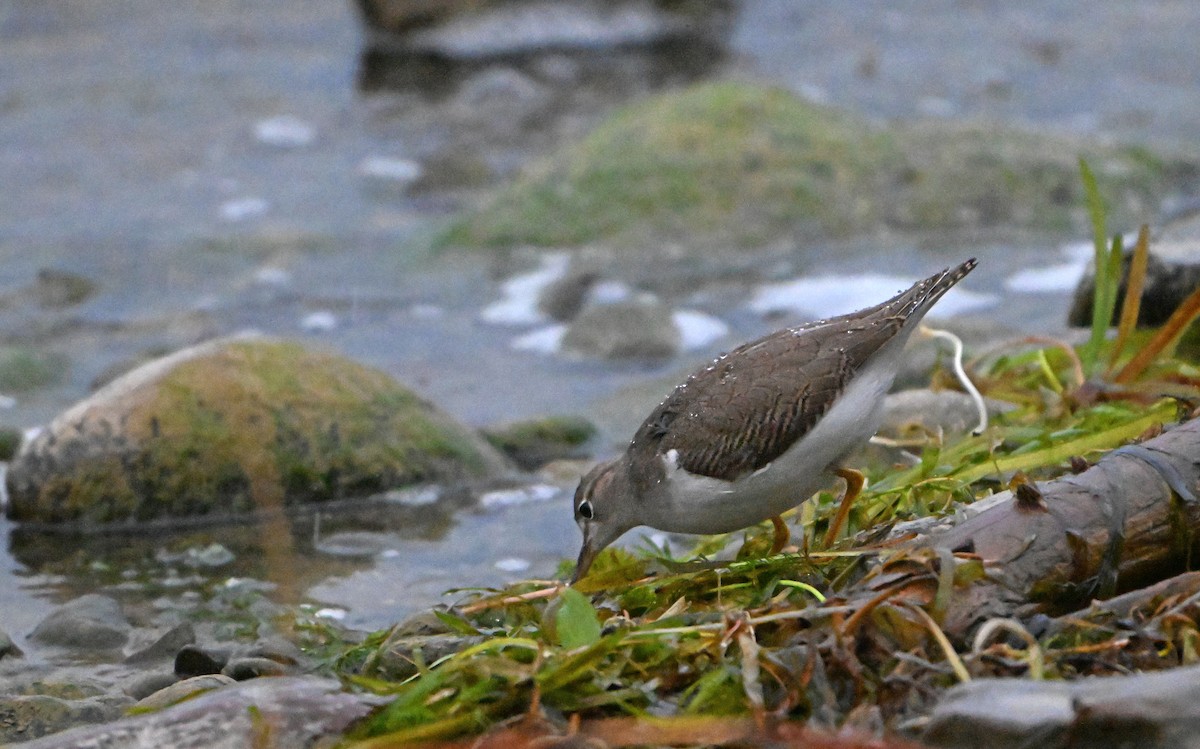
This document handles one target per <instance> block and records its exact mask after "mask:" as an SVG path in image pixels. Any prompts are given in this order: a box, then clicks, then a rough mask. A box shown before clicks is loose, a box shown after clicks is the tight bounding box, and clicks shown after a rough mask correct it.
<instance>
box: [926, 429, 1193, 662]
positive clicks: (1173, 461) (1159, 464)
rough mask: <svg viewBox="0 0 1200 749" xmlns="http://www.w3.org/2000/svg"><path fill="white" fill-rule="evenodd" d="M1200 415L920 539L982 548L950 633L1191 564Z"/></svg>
mask: <svg viewBox="0 0 1200 749" xmlns="http://www.w3.org/2000/svg"><path fill="white" fill-rule="evenodd" d="M1198 494H1200V419H1193V420H1191V421H1188V422H1185V423H1183V424H1180V425H1178V426H1176V427H1174V428H1172V429H1170V431H1167V432H1165V433H1163V434H1161V435H1159V436H1157V437H1154V438H1152V439H1149V440H1146V441H1145V442H1142V443H1140V444H1136V445H1127V446H1125V447H1122V448H1119V449H1117V450H1114V451H1112V452H1110V453H1109V454H1107V455H1106V456H1104V457H1103V458H1102V459H1101V460H1100V461H1099V462H1098V463H1096V464H1095V465H1094V466H1091V467H1090V468H1088V469H1087V470H1085V471H1084V472H1082V473H1079V474H1077V475H1069V476H1064V477H1062V478H1059V479H1055V480H1052V481H1045V482H1041V483H1038V484H1029V485H1026V486H1022V487H1018V488H1017V489H1016V490H1014V491H1009V492H1005V493H1004V494H1001V495H997V498H996V499H995V500H993V501H992V502H991V503H990V504H992V506H991V507H990V508H989V509H987V510H985V511H983V512H981V513H979V514H977V515H974V516H972V517H968V518H967V519H966V520H965V521H963V522H961V523H959V524H958V525H956V526H954V527H952V528H950V529H948V530H944V531H937V532H934V533H932V534H931V535H930V536H929V537H928V538H925V539H921V540H919V541H918V542H917V543H918V544H919V545H921V546H932V547H934V548H937V549H943V550H950V551H952V552H955V553H959V554H962V553H967V554H973V555H975V556H977V557H979V558H980V559H981V560H982V561H983V564H984V567H985V570H986V572H987V575H986V578H985V579H984V580H980V581H977V582H976V583H974V584H972V585H970V586H966V587H963V588H960V589H959V590H956V591H955V595H954V596H953V598H952V600H951V601H950V602H949V605H948V606H947V608H946V613H945V617H944V619H943V621H942V626H943V627H944V629H945V631H946V633H947V634H948V635H950V636H951V637H955V638H958V639H960V640H963V639H965V638H966V637H967V635H968V634H969V633H970V632H971V631H972V630H973V629H974V628H975V627H976V626H977V625H978V624H980V623H981V622H983V621H985V620H987V619H991V618H995V617H1011V616H1028V615H1031V614H1033V613H1039V612H1040V613H1050V614H1058V613H1063V612H1066V611H1070V610H1072V609H1075V608H1079V607H1080V606H1083V605H1086V604H1087V603H1088V602H1089V601H1090V600H1091V599H1093V598H1097V597H1101V598H1102V597H1108V596H1111V595H1113V594H1114V593H1116V592H1119V591H1121V590H1130V589H1134V588H1137V587H1139V586H1142V585H1145V584H1148V583H1150V582H1153V581H1155V580H1159V579H1162V578H1164V577H1167V576H1169V575H1171V574H1174V573H1176V572H1178V571H1180V570H1182V569H1184V568H1185V566H1186V565H1187V562H1188V560H1189V559H1191V558H1192V554H1193V552H1194V551H1196V536H1197V533H1196V531H1197V529H1200V501H1198V500H1197V495H1198Z"/></svg>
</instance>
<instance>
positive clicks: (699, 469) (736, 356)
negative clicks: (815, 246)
mask: <svg viewBox="0 0 1200 749" xmlns="http://www.w3.org/2000/svg"><path fill="white" fill-rule="evenodd" d="M974 267H975V261H974V260H969V261H967V262H965V263H963V264H962V265H960V266H958V267H957V268H954V269H950V270H946V271H943V272H942V273H939V274H937V275H934V276H932V277H930V278H927V279H925V280H924V281H920V282H918V283H916V284H914V285H913V286H912V287H911V288H909V289H908V290H907V291H905V292H903V293H901V294H899V295H897V296H895V297H893V298H892V299H889V300H888V301H886V302H883V303H882V304H878V305H876V306H874V307H870V308H868V309H865V310H860V311H858V312H855V313H852V314H849V315H842V316H841V317H835V318H831V319H829V320H818V321H816V322H813V323H809V324H807V325H803V326H799V327H794V328H784V329H783V330H778V331H776V332H774V333H771V334H769V335H767V336H764V337H763V338H759V339H758V340H755V341H751V342H749V343H746V344H743V345H742V346H739V347H738V348H736V349H734V350H733V351H731V352H729V353H728V354H724V355H722V356H720V357H718V358H717V359H716V360H715V361H714V362H713V363H712V364H711V365H709V366H708V367H706V368H705V369H703V370H700V371H699V372H696V373H695V374H693V375H691V376H690V377H688V379H687V381H686V382H684V383H683V384H681V385H680V386H679V387H677V388H675V391H674V392H672V393H671V395H669V396H668V397H667V398H666V400H664V401H663V402H662V403H661V404H659V406H658V408H656V409H655V410H654V412H653V413H651V414H650V416H649V417H648V418H647V419H646V420H645V421H644V422H643V423H642V425H641V427H640V428H639V429H638V430H637V432H636V433H635V434H634V437H633V440H632V441H631V442H630V445H629V452H630V453H631V458H632V459H633V461H634V463H635V464H636V463H639V462H640V463H642V464H643V465H645V466H646V467H647V468H649V469H650V470H649V471H643V472H635V478H640V479H641V480H642V481H643V482H646V483H649V482H652V481H654V480H656V479H657V476H655V475H653V474H655V473H657V472H658V471H657V470H656V469H657V467H658V465H659V463H658V461H657V460H654V461H649V460H647V459H648V458H650V456H652V455H662V454H664V453H666V452H667V451H669V450H676V451H677V452H678V465H679V466H680V467H681V468H683V469H685V470H687V471H688V472H690V473H694V474H699V475H703V476H709V477H712V478H718V479H724V480H726V481H732V480H734V479H736V478H738V477H740V476H744V475H746V474H748V473H751V472H753V471H756V470H758V469H759V468H761V467H763V466H765V465H767V464H768V463H770V462H771V461H773V460H775V458H777V457H778V456H779V455H781V454H782V453H783V452H784V451H785V450H787V448H788V447H789V446H791V445H792V444H793V443H794V442H795V441H796V440H798V439H800V438H801V437H803V436H804V435H805V434H806V433H808V431H809V430H810V429H812V428H813V426H814V425H815V424H816V423H817V420H818V419H820V418H821V416H822V415H823V414H825V412H826V411H828V410H829V407H830V406H831V405H832V404H833V402H834V401H835V400H836V399H837V397H838V396H839V395H840V394H841V393H842V391H843V390H844V389H845V388H846V386H847V384H848V383H849V382H850V381H851V379H852V378H853V377H854V375H855V373H856V372H858V371H859V370H860V369H861V368H862V367H863V366H864V365H865V363H866V362H867V361H868V360H869V359H870V358H871V356H872V355H873V354H875V353H876V352H877V351H878V350H879V349H880V348H882V347H883V346H884V345H885V344H887V343H888V342H889V341H891V340H892V339H893V338H895V336H896V335H897V334H898V333H900V331H901V330H903V329H904V327H905V323H906V322H907V321H909V320H913V319H917V320H919V319H920V318H921V317H922V316H923V315H924V312H925V311H926V310H928V309H929V307H931V306H932V305H933V304H934V303H935V302H937V300H938V299H940V298H941V296H942V295H943V294H945V293H946V292H947V291H948V290H949V289H950V288H951V287H952V286H954V284H955V283H957V282H958V281H959V280H961V279H962V277H963V276H965V275H966V274H967V273H969V272H970V271H971V269H972V268H974ZM914 315H915V318H914ZM639 457H640V458H641V460H640V461H639ZM638 473H640V474H641V475H640V476H638V475H637V474H638Z"/></svg>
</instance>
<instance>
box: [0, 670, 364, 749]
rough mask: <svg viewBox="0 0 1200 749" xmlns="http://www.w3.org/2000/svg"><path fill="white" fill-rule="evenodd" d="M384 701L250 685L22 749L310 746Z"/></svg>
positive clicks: (326, 690)
mask: <svg viewBox="0 0 1200 749" xmlns="http://www.w3.org/2000/svg"><path fill="white" fill-rule="evenodd" d="M219 678H220V679H221V681H220V683H221V684H224V683H227V682H228V680H227V679H225V677H219ZM213 685H214V686H218V683H217V682H215V681H214V682H213ZM385 701H386V699H384V698H379V697H375V696H371V695H356V694H350V693H347V692H343V691H342V685H341V684H340V683H339V682H337V681H335V680H332V679H317V678H313V677H294V676H285V677H281V678H277V679H253V680H251V681H247V682H238V683H234V684H232V685H229V686H224V687H221V688H217V689H212V690H211V691H209V692H208V693H207V694H199V695H198V696H195V697H193V698H191V699H187V700H184V701H183V702H181V703H178V704H174V705H170V706H169V707H163V708H161V709H159V710H157V711H154V712H150V713H147V714H142V715H133V716H130V717H127V718H122V719H121V720H117V721H114V722H112V723H108V724H106V725H102V726H86V727H82V728H75V729H72V730H69V731H64V732H62V733H59V734H55V735H53V736H45V737H43V738H41V739H38V740H36V741H33V742H31V743H29V744H26V745H23V746H22V747H21V749H80V748H81V747H94V748H96V749H100V748H101V747H127V746H128V747H133V746H144V747H150V746H153V747H170V749H237V748H238V747H251V746H272V747H309V746H314V745H316V744H315V742H316V741H317V740H318V739H321V738H323V737H328V736H340V735H341V734H342V733H344V732H345V731H346V729H347V728H348V727H349V726H350V725H351V724H353V723H354V722H356V721H358V720H359V719H361V718H363V717H364V716H366V715H367V714H368V713H369V712H371V711H372V710H374V709H375V708H376V707H378V706H379V705H381V704H383V703H384V702H385ZM2 722H3V721H0V724H2Z"/></svg>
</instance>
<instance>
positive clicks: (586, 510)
mask: <svg viewBox="0 0 1200 749" xmlns="http://www.w3.org/2000/svg"><path fill="white" fill-rule="evenodd" d="M579 517H581V518H583V519H584V520H591V519H592V503H591V502H589V501H588V500H586V499H585V500H583V501H582V502H580V503H579Z"/></svg>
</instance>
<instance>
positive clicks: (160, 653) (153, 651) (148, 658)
mask: <svg viewBox="0 0 1200 749" xmlns="http://www.w3.org/2000/svg"><path fill="white" fill-rule="evenodd" d="M194 642H196V631H195V629H194V628H193V627H192V625H191V623H190V622H180V623H179V624H176V625H175V626H174V627H172V628H171V629H169V630H167V631H166V632H165V633H164V634H163V635H162V636H161V637H159V638H158V639H157V640H155V641H154V642H153V643H151V644H150V645H148V646H146V647H144V648H142V649H141V650H138V651H136V652H134V653H131V654H130V655H129V656H127V657H126V658H125V662H126V663H129V664H142V663H153V662H154V661H165V660H171V659H174V658H176V657H177V653H179V651H180V650H181V649H182V648H184V647H186V646H188V645H191V644H193V643H194Z"/></svg>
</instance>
